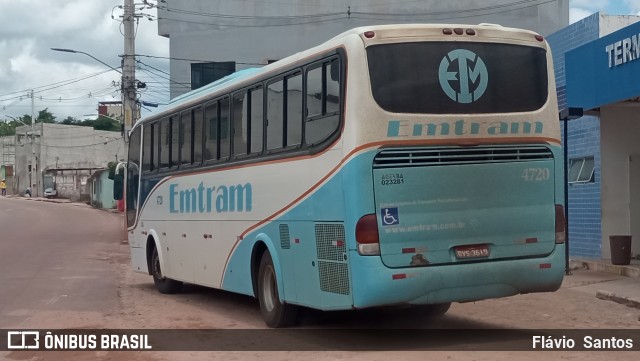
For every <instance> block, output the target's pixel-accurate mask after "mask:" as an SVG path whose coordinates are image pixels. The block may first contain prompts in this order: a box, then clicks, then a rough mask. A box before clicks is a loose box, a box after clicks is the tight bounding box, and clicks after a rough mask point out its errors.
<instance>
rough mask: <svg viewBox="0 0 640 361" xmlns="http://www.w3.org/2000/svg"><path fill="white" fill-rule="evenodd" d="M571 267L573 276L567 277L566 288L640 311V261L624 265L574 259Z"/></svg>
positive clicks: (604, 261)
mask: <svg viewBox="0 0 640 361" xmlns="http://www.w3.org/2000/svg"><path fill="white" fill-rule="evenodd" d="M569 268H570V269H571V274H570V275H567V276H565V278H564V282H563V284H562V287H571V288H575V289H576V290H578V291H581V292H586V293H590V294H593V295H594V296H595V297H597V298H600V299H603V300H610V301H614V302H617V303H621V304H624V305H626V306H629V307H633V308H637V309H640V260H631V264H629V265H626V266H620V265H613V264H611V262H610V261H609V260H579V259H573V260H570V262H569Z"/></svg>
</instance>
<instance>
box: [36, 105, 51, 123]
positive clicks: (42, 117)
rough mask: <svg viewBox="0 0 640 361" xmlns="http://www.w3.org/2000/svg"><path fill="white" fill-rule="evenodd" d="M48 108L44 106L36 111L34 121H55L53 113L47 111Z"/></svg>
mask: <svg viewBox="0 0 640 361" xmlns="http://www.w3.org/2000/svg"><path fill="white" fill-rule="evenodd" d="M48 109H49V108H44V110H41V111H39V112H38V117H37V118H36V122H39V123H55V122H56V117H55V115H53V113H51V112H49V110H48Z"/></svg>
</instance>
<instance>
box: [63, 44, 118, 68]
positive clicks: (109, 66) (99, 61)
mask: <svg viewBox="0 0 640 361" xmlns="http://www.w3.org/2000/svg"><path fill="white" fill-rule="evenodd" d="M51 50H53V51H62V52H65V53H76V54H84V55H86V56H88V57H90V58H91V59H93V60H95V61H97V62H98V63H100V64H102V65H105V66H106V67H107V68H109V69H111V70H115V71H117V72H118V73H120V74H122V72H121V71H120V70H119V69H117V68H114V67H112V66H111V65H109V64H107V63H105V62H104V61H102V60H100V59H98V58H96V57H95V56H93V55H91V54H89V53H85V52H84V51H78V50H73V49H62V48H51Z"/></svg>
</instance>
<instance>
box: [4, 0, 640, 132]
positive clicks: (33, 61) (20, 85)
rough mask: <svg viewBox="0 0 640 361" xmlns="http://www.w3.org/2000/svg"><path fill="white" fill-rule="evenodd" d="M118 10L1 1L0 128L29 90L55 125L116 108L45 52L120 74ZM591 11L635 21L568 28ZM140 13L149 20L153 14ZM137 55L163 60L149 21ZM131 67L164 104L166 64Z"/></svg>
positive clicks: (113, 81)
mask: <svg viewBox="0 0 640 361" xmlns="http://www.w3.org/2000/svg"><path fill="white" fill-rule="evenodd" d="M137 2H138V3H140V2H141V1H137ZM153 2H155V1H153ZM122 4H123V1H122V0H45V1H42V0H38V1H34V0H0V120H3V119H9V118H10V117H19V116H22V115H25V114H31V99H28V98H27V97H26V94H27V93H28V92H29V90H30V89H34V90H35V100H34V102H35V110H36V112H37V111H39V110H42V109H44V108H48V109H49V111H50V112H52V113H53V114H54V115H55V116H56V117H57V119H58V120H63V119H65V118H66V117H68V116H72V117H75V118H78V119H84V118H88V117H91V116H85V115H88V114H95V113H96V112H97V110H96V107H97V102H98V101H118V100H120V94H119V87H118V84H117V83H118V82H119V81H120V74H118V73H117V72H115V71H110V70H109V68H107V67H106V66H104V65H102V64H100V63H99V62H97V61H95V60H94V59H92V58H90V57H88V56H86V55H83V54H72V53H61V52H55V51H52V50H50V48H69V49H74V50H77V51H83V52H86V53H89V54H91V55H93V56H94V57H95V58H98V59H100V60H101V61H103V62H105V63H107V64H110V65H112V66H113V67H119V66H120V59H121V58H120V57H119V55H121V54H122V53H123V46H124V45H123V44H124V40H123V36H122V34H121V32H120V30H121V21H120V15H122V10H121V9H119V8H117V6H121V5H122ZM597 11H603V12H605V13H607V14H611V15H635V14H638V13H639V12H640V0H571V2H570V21H571V22H575V21H577V20H579V19H582V18H584V17H585V16H588V15H590V14H592V13H594V12H597ZM141 13H146V14H150V15H155V14H156V12H155V10H143V11H141ZM112 14H113V16H114V17H115V20H114V19H112V18H111V16H112ZM136 54H143V55H151V56H159V57H168V56H169V39H166V38H163V37H160V36H158V35H157V23H156V22H155V21H148V20H147V19H144V18H143V19H140V23H139V25H138V27H137V37H136ZM138 59H139V60H140V61H142V62H143V63H144V64H142V65H141V66H142V67H143V68H145V70H140V69H137V70H136V78H138V79H140V80H143V81H145V82H146V83H147V85H148V89H147V90H145V91H144V92H143V93H142V95H141V99H142V100H144V101H148V102H156V103H163V102H167V101H168V100H169V98H168V96H169V90H168V84H169V81H168V80H167V79H168V75H167V74H165V73H163V72H166V73H168V72H169V61H168V60H163V59H154V58H149V57H139V58H138ZM151 67H153V68H156V69H153V68H151ZM101 72H102V73H103V74H100V75H95V74H98V73H101ZM94 75H95V76H94ZM83 78H86V79H83ZM61 82H63V83H62V84H60V83H61ZM66 83H69V84H66ZM63 84H64V85H63Z"/></svg>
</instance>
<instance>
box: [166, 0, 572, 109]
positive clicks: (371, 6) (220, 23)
mask: <svg viewBox="0 0 640 361" xmlns="http://www.w3.org/2000/svg"><path fill="white" fill-rule="evenodd" d="M158 4H159V8H158V34H159V35H161V36H164V37H168V38H170V54H171V65H170V67H171V72H170V73H171V98H175V97H176V96H179V95H181V94H184V93H186V92H188V91H189V90H192V89H196V88H198V87H200V86H202V85H205V84H207V83H210V82H212V81H214V80H216V79H219V78H221V77H223V76H225V75H228V74H230V73H232V72H234V71H236V70H242V69H246V68H252V67H260V66H262V65H265V64H267V63H269V62H272V61H275V60H278V59H281V58H284V57H286V56H288V55H292V54H294V53H296V52H299V51H301V50H304V49H308V48H311V47H313V46H315V45H318V44H320V43H322V42H324V41H326V40H328V39H330V38H332V37H334V36H335V35H338V34H340V33H342V32H344V31H346V30H349V29H351V28H354V27H358V26H366V25H376V24H391V23H470V24H478V23H498V24H501V25H503V26H512V27H519V28H525V29H529V30H533V31H536V32H538V33H540V34H542V35H543V36H546V35H548V34H551V33H553V32H555V31H558V30H560V29H562V28H563V27H565V26H567V25H568V24H569V0H557V1H551V2H549V1H540V2H536V1H513V0H468V1H464V2H463V1H438V0H423V1H409V2H406V1H403V2H393V1H385V2H381V1H379V0H355V1H351V2H349V3H348V5H347V3H345V2H344V1H341V0H323V1H309V0H289V1H286V2H282V3H281V2H260V1H254V0H237V1H222V0H210V1H209V0H207V1H205V0H200V1H194V0H166V1H162V2H159V3H158Z"/></svg>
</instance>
